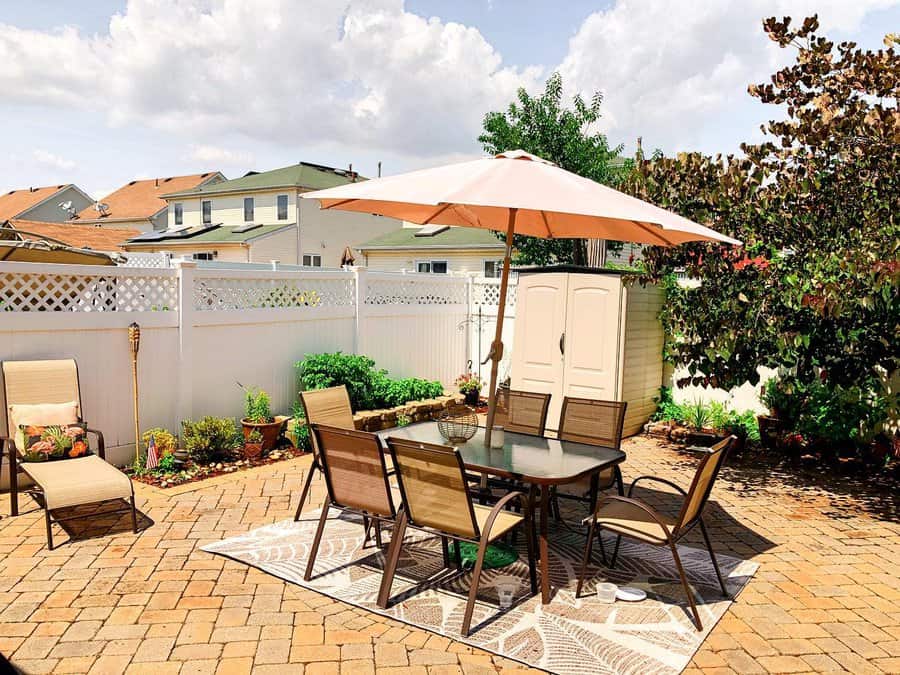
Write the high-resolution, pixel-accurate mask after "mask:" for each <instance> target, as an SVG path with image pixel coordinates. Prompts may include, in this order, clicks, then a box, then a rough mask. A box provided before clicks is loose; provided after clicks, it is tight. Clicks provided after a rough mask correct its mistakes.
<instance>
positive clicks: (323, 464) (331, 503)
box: [295, 424, 397, 581]
mask: <svg viewBox="0 0 900 675" xmlns="http://www.w3.org/2000/svg"><path fill="white" fill-rule="evenodd" d="M310 429H311V431H312V435H314V436H315V437H316V443H318V447H319V452H318V462H319V467H320V468H319V470H320V471H321V472H322V475H323V476H324V477H325V487H326V495H325V500H324V501H323V502H322V512H321V513H320V514H319V525H318V527H317V528H316V534H315V537H314V538H313V543H312V548H311V549H310V551H309V559H308V560H307V562H306V571H305V573H304V575H303V578H304V579H305V580H306V581H309V580H310V579H311V578H312V573H313V568H314V566H315V563H316V556H317V555H318V553H319V544H320V543H321V541H322V533H323V532H324V530H325V523H326V522H327V521H328V512H329V510H330V509H331V508H335V509H338V510H340V511H344V512H347V513H354V514H356V515H358V516H361V517H362V519H363V527H364V528H365V531H366V535H365V539H364V540H363V546H365V545H366V543H367V542H368V538H369V524H370V523H376V527H375V541H376V544H377V546H378V547H379V548H381V546H382V543H381V528H380V527H378V525H379V524H381V523H383V522H384V523H390V524H391V525H393V524H395V522H396V519H397V509H396V505H395V504H394V499H393V495H392V494H391V484H390V480H389V479H388V472H387V465H386V464H385V461H384V450H383V448H382V445H381V441H380V440H379V438H378V436H376V435H374V434H370V433H368V432H365V431H356V430H355V429H353V430H350V429H342V428H340V427H332V426H328V425H325V424H312V425H310ZM320 431H329V432H331V433H335V434H340V435H344V436H348V437H350V438H355V439H359V440H360V441H365V442H368V443H375V444H376V445H377V446H378V457H379V460H380V463H381V473H382V475H383V476H384V489H385V494H386V497H387V503H388V505H389V507H390V514H387V515H386V514H383V513H371V512H369V511H364V510H361V509H358V508H355V507H352V506H347V505H346V504H341V503H339V502H338V501H337V500H336V499H335V497H334V488H333V486H332V483H331V481H332V478H331V471H330V470H329V467H328V451H327V450H326V451H325V452H323V451H322V448H323V447H326V446H325V445H324V444H322V443H321V441H320V440H319V433H320ZM295 520H296V519H295Z"/></svg>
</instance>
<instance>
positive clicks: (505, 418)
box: [467, 387, 550, 508]
mask: <svg viewBox="0 0 900 675" xmlns="http://www.w3.org/2000/svg"><path fill="white" fill-rule="evenodd" d="M549 408H550V394H537V393H534V392H530V391H522V390H520V389H509V388H507V387H500V388H498V389H497V409H496V412H495V413H494V424H495V425H497V426H502V427H503V428H504V429H505V430H506V431H510V432H513V433H517V434H528V435H529V436H543V435H544V432H545V431H546V428H547V411H548V410H549ZM467 478H468V480H469V481H471V482H473V483H478V484H479V487H478V488H477V494H478V500H479V502H481V503H482V504H486V503H488V502H493V501H496V499H497V496H496V495H497V493H495V492H494V491H493V489H492V488H499V490H498V492H499V491H502V492H503V493H505V492H508V491H509V490H516V489H520V488H521V484H518V483H515V482H513V481H510V480H508V479H504V478H496V477H488V478H487V480H484V477H483V476H482V474H468V475H467ZM514 506H515V507H516V508H518V504H516V505H514Z"/></svg>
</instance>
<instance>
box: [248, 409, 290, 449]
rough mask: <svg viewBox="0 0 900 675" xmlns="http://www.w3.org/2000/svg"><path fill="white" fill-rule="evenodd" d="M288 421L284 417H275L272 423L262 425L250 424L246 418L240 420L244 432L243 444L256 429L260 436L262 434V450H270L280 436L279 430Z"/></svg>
mask: <svg viewBox="0 0 900 675" xmlns="http://www.w3.org/2000/svg"><path fill="white" fill-rule="evenodd" d="M288 419H290V418H288V417H287V416H285V415H276V416H275V421H274V422H267V423H263V424H257V423H256V422H250V421H249V420H247V418H244V419H242V420H241V427H242V428H243V430H244V442H245V443H246V441H247V439H248V438H250V433H251V432H252V431H253V430H254V429H256V430H257V431H259V433H260V434H262V437H263V442H262V449H263V450H271V449H272V448H274V447H275V444H276V443H277V442H278V438H279V437H280V436H281V430H282V429H283V428H284V425H285V423H286V422H287V421H288Z"/></svg>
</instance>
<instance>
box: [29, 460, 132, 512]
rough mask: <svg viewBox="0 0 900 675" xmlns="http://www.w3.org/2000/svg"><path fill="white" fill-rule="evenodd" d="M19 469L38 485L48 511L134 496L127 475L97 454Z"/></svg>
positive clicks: (32, 464)
mask: <svg viewBox="0 0 900 675" xmlns="http://www.w3.org/2000/svg"><path fill="white" fill-rule="evenodd" d="M22 469H23V470H24V471H25V473H27V474H28V475H29V476H31V478H32V480H34V482H35V483H37V484H38V485H39V486H40V488H41V490H42V491H43V493H44V500H45V502H46V507H47V508H48V509H60V508H64V507H67V506H79V505H81V504H93V503H95V502H102V501H106V500H108V499H131V496H132V494H133V489H132V485H131V480H130V479H129V478H128V476H126V475H125V474H124V473H122V472H121V471H119V470H118V469H117V468H116V467H114V466H113V465H112V464H107V463H106V461H105V460H102V459H100V457H98V456H97V455H89V456H87V457H78V458H76V459H67V460H65V461H64V462H39V463H28V464H23V465H22Z"/></svg>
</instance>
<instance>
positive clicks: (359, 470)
mask: <svg viewBox="0 0 900 675" xmlns="http://www.w3.org/2000/svg"><path fill="white" fill-rule="evenodd" d="M312 434H313V436H315V443H316V447H317V448H318V450H317V452H318V460H319V470H320V471H321V472H322V474H323V475H324V476H325V488H326V490H327V494H326V496H325V500H324V501H323V502H322V512H321V514H319V526H318V528H317V529H316V536H315V538H314V539H313V543H312V547H311V549H310V552H309V560H307V562H306V572H305V573H304V575H303V578H304V579H305V580H306V581H309V580H310V578H311V577H312V573H313V568H314V566H315V564H316V555H317V554H318V552H319V543H320V542H321V541H322V533H323V532H324V530H325V523H326V522H327V520H328V512H329V509H331V508H335V509H339V510H341V511H345V512H349V513H355V514H357V515H359V516H361V517H362V519H363V523H364V527H365V529H366V540H365V541H364V542H363V545H365V543H366V541H367V540H368V529H369V528H368V523H369V522H373V521H374V522H375V523H377V525H376V527H375V538H376V541H377V543H378V547H379V548H381V528H380V527H378V525H380V524H381V523H384V522H387V523H390V524H391V525H393V524H394V522H395V520H396V516H397V511H396V504H397V500H396V499H395V492H394V490H393V489H392V488H391V485H390V482H389V481H388V473H387V467H386V465H385V458H384V449H383V448H382V445H381V441H380V440H379V438H378V436H376V435H375V434H370V433H367V432H365V431H356V430H353V431H351V430H349V429H342V428H339V427H332V426H327V425H324V424H313V425H312Z"/></svg>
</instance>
